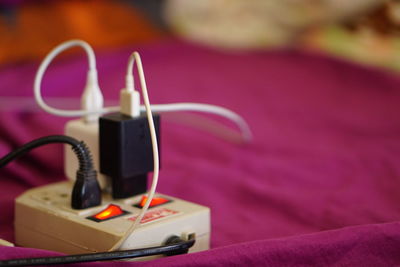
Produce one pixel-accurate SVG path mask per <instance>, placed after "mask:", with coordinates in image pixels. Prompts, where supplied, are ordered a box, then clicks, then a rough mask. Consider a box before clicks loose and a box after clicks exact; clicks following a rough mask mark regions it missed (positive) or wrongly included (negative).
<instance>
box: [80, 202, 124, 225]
mask: <svg viewBox="0 0 400 267" xmlns="http://www.w3.org/2000/svg"><path fill="white" fill-rule="evenodd" d="M127 213H128V212H126V211H124V210H123V209H121V208H120V207H119V206H117V205H114V204H110V205H108V207H107V208H105V209H104V210H102V211H100V212H99V213H97V214H95V215H93V216H91V217H88V219H90V220H93V221H96V222H100V221H104V220H108V219H111V218H114V217H117V216H121V215H124V214H127Z"/></svg>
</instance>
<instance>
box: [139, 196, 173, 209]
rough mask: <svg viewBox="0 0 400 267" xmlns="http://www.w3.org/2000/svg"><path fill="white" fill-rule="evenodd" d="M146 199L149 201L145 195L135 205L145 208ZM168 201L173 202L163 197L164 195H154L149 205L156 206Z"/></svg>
mask: <svg viewBox="0 0 400 267" xmlns="http://www.w3.org/2000/svg"><path fill="white" fill-rule="evenodd" d="M146 201H147V196H143V197H142V199H141V200H140V202H139V203H138V204H136V205H135V206H136V207H138V208H143V207H144V204H146ZM168 202H171V200H169V199H166V198H162V197H153V199H152V200H151V203H150V206H149V207H150V208H152V207H156V206H158V205H162V204H165V203H168Z"/></svg>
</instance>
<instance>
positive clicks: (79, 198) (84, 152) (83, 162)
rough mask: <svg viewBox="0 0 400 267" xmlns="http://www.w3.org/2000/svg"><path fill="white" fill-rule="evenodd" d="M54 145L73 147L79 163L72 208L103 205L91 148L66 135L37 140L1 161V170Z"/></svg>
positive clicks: (72, 196)
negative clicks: (23, 156)
mask: <svg viewBox="0 0 400 267" xmlns="http://www.w3.org/2000/svg"><path fill="white" fill-rule="evenodd" d="M54 143H64V144H69V145H71V146H72V150H73V151H74V152H75V154H76V156H77V157H78V161H79V169H78V170H77V172H76V181H75V184H74V188H73V190H72V195H71V206H72V208H74V209H86V208H90V207H94V206H98V205H100V204H101V190H100V186H99V183H98V181H97V173H96V171H95V170H94V169H93V160H92V156H91V154H90V151H89V148H88V147H87V146H86V144H85V143H84V142H81V141H78V140H76V139H75V138H72V137H69V136H65V135H50V136H45V137H41V138H38V139H35V140H33V141H31V142H29V143H26V144H25V145H23V146H21V147H19V148H17V149H16V150H14V151H12V152H10V153H8V154H7V155H6V156H4V157H3V158H1V159H0V168H1V167H4V166H5V165H7V164H8V163H9V162H10V161H12V160H14V159H16V158H18V157H20V156H22V155H23V154H25V153H27V152H29V151H31V150H32V149H34V148H37V147H40V146H43V145H47V144H54Z"/></svg>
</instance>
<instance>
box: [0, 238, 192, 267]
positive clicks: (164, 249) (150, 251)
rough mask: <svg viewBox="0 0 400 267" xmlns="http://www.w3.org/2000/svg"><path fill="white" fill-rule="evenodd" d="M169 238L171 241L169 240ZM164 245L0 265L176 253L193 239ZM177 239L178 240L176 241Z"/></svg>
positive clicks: (63, 262) (2, 266)
mask: <svg viewBox="0 0 400 267" xmlns="http://www.w3.org/2000/svg"><path fill="white" fill-rule="evenodd" d="M168 240H170V241H171V242H169V241H168ZM168 240H167V242H166V244H165V245H163V246H158V247H150V248H141V249H130V250H122V251H112V252H100V253H92V254H79V255H69V256H59V257H48V258H26V259H13V260H2V261H0V266H1V267H9V266H34V265H53V264H69V263H79V262H90V261H106V260H121V259H127V258H138V257H147V256H153V255H160V254H165V255H167V256H168V255H176V254H178V253H179V254H183V253H187V252H188V250H189V248H191V247H192V246H193V245H194V243H195V239H194V238H190V239H189V240H187V241H184V240H182V239H180V238H179V237H177V236H172V237H171V238H169V239H168ZM177 240H179V242H177Z"/></svg>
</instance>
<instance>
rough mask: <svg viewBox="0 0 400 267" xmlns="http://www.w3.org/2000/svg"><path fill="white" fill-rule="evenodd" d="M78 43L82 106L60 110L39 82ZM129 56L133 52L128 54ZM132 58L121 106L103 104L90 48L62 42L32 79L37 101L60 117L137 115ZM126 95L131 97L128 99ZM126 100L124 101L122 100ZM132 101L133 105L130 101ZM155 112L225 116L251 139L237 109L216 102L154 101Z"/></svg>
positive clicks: (71, 42)
mask: <svg viewBox="0 0 400 267" xmlns="http://www.w3.org/2000/svg"><path fill="white" fill-rule="evenodd" d="M75 46H80V47H82V48H83V49H85V51H86V53H87V55H88V59H89V70H88V78H87V84H86V87H85V90H84V93H83V95H82V100H81V102H82V103H81V104H82V109H80V110H62V109H57V108H53V107H50V106H48V105H47V104H46V103H45V102H44V100H43V98H42V95H41V83H42V79H43V75H44V73H45V71H46V69H47V67H48V65H49V64H50V62H51V61H52V60H53V59H54V58H55V57H56V56H57V55H58V54H59V53H61V52H63V51H64V50H66V49H69V48H71V47H75ZM131 58H132V56H131ZM132 69H133V60H130V61H129V63H128V67H127V75H126V88H125V89H124V90H122V91H121V93H120V94H121V96H120V97H121V100H122V103H121V104H122V106H123V109H122V110H121V108H120V107H119V106H118V107H117V106H114V107H103V96H102V94H101V91H100V89H99V85H98V82H97V70H96V59H95V56H94V52H93V49H92V48H91V47H90V45H89V44H87V43H86V42H84V41H81V40H71V41H67V42H65V43H62V44H60V45H58V46H57V47H55V48H54V49H53V50H52V51H51V52H50V53H49V54H48V55H47V56H46V57H45V59H44V60H43V62H42V63H41V65H40V66H39V69H38V71H37V73H36V77H35V83H34V96H35V100H36V102H37V103H38V105H39V106H40V107H41V108H42V109H43V110H45V111H46V112H48V113H50V114H54V115H57V116H62V117H83V118H84V119H85V121H86V122H93V121H96V120H97V118H98V116H99V115H100V114H103V113H109V112H117V111H121V112H122V113H123V114H127V115H133V116H138V114H139V113H140V112H144V111H145V110H146V107H145V106H143V105H142V106H140V111H138V109H137V108H134V107H135V106H137V105H138V103H140V100H139V99H140V98H139V94H138V92H137V91H136V90H134V84H133V77H132V76H130V75H128V74H129V73H132ZM128 99H131V100H129V101H128ZM125 102H126V103H125ZM131 103H132V105H131ZM151 108H152V110H153V111H154V112H158V113H163V112H177V111H193V112H205V113H211V114H215V115H218V116H222V117H225V118H227V119H228V120H230V121H232V122H234V123H235V124H236V125H237V126H238V128H239V129H240V132H241V134H242V136H243V140H244V141H245V142H249V141H250V140H251V139H252V133H251V130H250V128H249V126H248V124H247V123H246V121H245V120H244V119H243V118H242V117H241V116H240V115H238V114H237V113H235V112H233V111H231V110H229V109H227V108H224V107H220V106H216V105H210V104H202V103H171V104H157V105H152V106H151Z"/></svg>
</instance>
